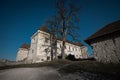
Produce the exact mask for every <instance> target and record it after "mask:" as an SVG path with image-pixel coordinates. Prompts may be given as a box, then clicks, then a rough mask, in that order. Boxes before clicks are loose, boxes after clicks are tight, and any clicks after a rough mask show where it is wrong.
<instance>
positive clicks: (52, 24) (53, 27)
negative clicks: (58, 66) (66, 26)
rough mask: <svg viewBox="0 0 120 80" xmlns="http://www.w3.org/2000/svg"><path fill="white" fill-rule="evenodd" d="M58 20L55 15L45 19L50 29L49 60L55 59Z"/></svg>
mask: <svg viewBox="0 0 120 80" xmlns="http://www.w3.org/2000/svg"><path fill="white" fill-rule="evenodd" d="M58 20H59V19H58V17H57V16H54V17H53V18H52V19H51V20H50V19H48V20H46V24H47V27H48V29H49V30H50V47H51V60H54V59H57V37H58V32H59V31H58V26H59V25H58V22H59V21H58ZM54 56H55V58H54Z"/></svg>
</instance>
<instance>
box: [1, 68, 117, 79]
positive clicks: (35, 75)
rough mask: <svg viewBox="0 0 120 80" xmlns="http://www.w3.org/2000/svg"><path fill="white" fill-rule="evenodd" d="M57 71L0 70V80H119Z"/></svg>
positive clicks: (88, 73)
mask: <svg viewBox="0 0 120 80" xmlns="http://www.w3.org/2000/svg"><path fill="white" fill-rule="evenodd" d="M57 70H59V69H57ZM57 70H56V69H54V68H50V67H41V68H14V69H6V70H0V80H119V79H110V78H109V77H105V76H101V75H98V74H93V73H90V72H84V71H83V72H75V73H69V74H66V75H60V73H59V72H58V71H57Z"/></svg>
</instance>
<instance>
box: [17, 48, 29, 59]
mask: <svg viewBox="0 0 120 80" xmlns="http://www.w3.org/2000/svg"><path fill="white" fill-rule="evenodd" d="M28 53H29V50H28V49H25V48H19V50H18V53H17V58H16V61H24V60H25V59H27V57H28Z"/></svg>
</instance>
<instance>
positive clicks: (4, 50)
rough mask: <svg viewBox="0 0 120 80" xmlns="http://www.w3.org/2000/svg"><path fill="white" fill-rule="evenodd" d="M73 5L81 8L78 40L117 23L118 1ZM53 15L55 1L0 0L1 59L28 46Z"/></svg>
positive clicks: (93, 0) (84, 0) (78, 0)
mask: <svg viewBox="0 0 120 80" xmlns="http://www.w3.org/2000/svg"><path fill="white" fill-rule="evenodd" d="M73 2H74V3H75V4H76V5H78V6H80V7H81V13H80V23H79V26H80V29H81V30H80V34H81V37H80V38H81V40H84V39H86V38H87V37H88V36H90V35H91V34H93V33H94V32H96V31H97V30H99V29H100V28H102V27H103V26H105V25H106V24H108V23H111V22H114V21H116V20H120V5H119V4H120V0H73ZM54 14H55V10H54V0H0V44H1V46H0V58H7V59H11V60H15V59H16V55H17V49H18V48H19V46H20V45H21V44H22V43H24V42H27V43H30V37H31V36H32V34H33V33H34V32H35V31H36V30H37V29H38V28H39V27H40V26H41V25H42V24H43V23H44V22H45V20H46V19H47V18H51V17H52V16H53V15H54ZM89 52H90V51H89Z"/></svg>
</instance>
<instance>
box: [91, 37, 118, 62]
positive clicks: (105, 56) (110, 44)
mask: <svg viewBox="0 0 120 80" xmlns="http://www.w3.org/2000/svg"><path fill="white" fill-rule="evenodd" d="M91 46H92V48H93V53H94V57H95V58H96V60H97V61H99V62H105V63H106V62H107V63H111V62H112V63H119V62H120V36H116V37H115V36H110V37H109V36H107V37H103V38H100V39H96V41H93V42H92V43H91Z"/></svg>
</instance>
